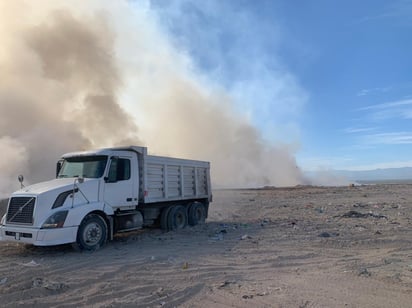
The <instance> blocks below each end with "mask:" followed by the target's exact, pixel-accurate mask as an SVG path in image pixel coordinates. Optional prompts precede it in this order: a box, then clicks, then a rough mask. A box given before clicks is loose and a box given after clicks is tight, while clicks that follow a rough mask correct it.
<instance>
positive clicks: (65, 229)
mask: <svg viewBox="0 0 412 308" xmlns="http://www.w3.org/2000/svg"><path fill="white" fill-rule="evenodd" d="M19 181H20V182H21V183H22V189H20V190H18V191H16V192H14V193H13V194H12V195H11V196H10V198H9V204H8V207H7V212H6V214H5V215H4V216H3V218H2V219H1V222H0V240H2V241H14V242H24V243H29V244H33V245H36V246H48V245H58V244H65V243H73V244H74V246H75V247H76V248H78V249H80V250H96V249H98V248H99V247H102V246H103V245H104V244H105V243H106V242H107V241H108V240H111V239H113V236H114V234H116V233H119V232H126V231H131V230H136V229H141V228H143V227H148V226H159V227H161V228H162V229H164V230H176V229H182V228H184V227H185V226H186V225H191V226H194V225H197V224H198V223H204V222H205V220H206V218H207V216H208V211H209V203H210V202H211V201H212V194H211V186H210V164H209V162H204V161H196V160H187V159H178V158H171V157H160V156H152V155H148V154H147V148H146V147H138V146H130V147H117V148H106V149H98V150H94V151H86V152H74V153H68V154H64V155H63V156H62V159H61V160H59V161H58V163H57V168H56V179H54V180H51V181H48V182H42V183H38V184H34V185H31V186H27V187H24V186H23V177H22V176H19Z"/></svg>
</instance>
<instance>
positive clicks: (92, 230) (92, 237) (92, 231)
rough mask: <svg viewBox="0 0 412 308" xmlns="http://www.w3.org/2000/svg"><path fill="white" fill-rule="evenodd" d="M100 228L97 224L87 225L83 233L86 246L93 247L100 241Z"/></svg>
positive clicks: (101, 233)
mask: <svg viewBox="0 0 412 308" xmlns="http://www.w3.org/2000/svg"><path fill="white" fill-rule="evenodd" d="M102 231H103V230H102V227H101V226H100V225H99V224H98V223H95V222H94V223H90V224H88V225H87V226H86V227H85V228H84V231H83V239H84V242H85V243H86V244H88V245H95V244H97V243H99V242H100V240H101V239H102V235H103V232H102Z"/></svg>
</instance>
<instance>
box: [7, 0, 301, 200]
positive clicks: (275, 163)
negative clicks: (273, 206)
mask: <svg viewBox="0 0 412 308" xmlns="http://www.w3.org/2000/svg"><path fill="white" fill-rule="evenodd" d="M93 3H94V2H88V3H87V5H85V4H83V2H70V6H68V5H67V4H65V2H59V1H50V2H48V1H36V2H35V3H34V2H31V1H27V2H24V1H0V20H1V21H0V22H1V24H2V27H0V43H1V49H0V67H1V69H0V110H1V112H0V150H1V153H2V160H1V161H0V196H6V195H7V194H9V193H10V192H11V191H13V190H16V189H18V188H19V184H18V182H17V180H16V177H17V175H18V174H20V173H22V174H24V175H25V178H26V179H27V180H26V182H29V183H30V182H31V183H33V182H36V181H40V180H45V179H50V178H52V177H53V176H54V168H55V167H54V166H55V161H56V160H57V159H58V158H59V156H60V155H61V154H62V153H65V152H70V151H77V150H85V149H91V148H97V147H107V146H114V145H130V144H136V145H144V146H148V147H149V152H151V153H152V154H159V155H174V156H181V157H186V158H195V159H205V160H210V161H211V162H212V176H213V181H214V182H215V184H218V185H221V186H232V187H233V186H261V185H276V186H285V185H296V184H299V183H302V181H303V178H302V175H301V172H300V170H299V169H298V168H297V166H296V163H295V159H294V157H293V155H292V154H293V153H292V151H291V150H290V149H289V148H288V147H287V146H279V147H276V146H273V145H268V144H265V143H264V142H263V140H262V138H261V136H260V134H259V132H258V131H257V130H256V129H255V128H254V127H253V126H252V125H251V124H249V122H248V121H247V120H245V119H244V118H243V117H242V116H239V115H237V114H236V113H235V112H234V111H233V108H232V107H231V104H232V102H231V101H230V98H228V97H226V96H225V95H224V94H221V93H214V91H213V90H211V89H209V88H208V86H207V85H204V86H202V83H200V82H199V81H197V80H195V79H194V77H193V75H192V74H188V73H186V72H187V71H186V68H182V69H180V68H179V67H177V66H176V67H177V68H176V67H172V68H171V67H168V66H167V65H164V63H163V62H165V61H166V62H167V63H169V65H170V63H174V61H173V57H174V56H173V55H175V54H178V51H176V50H174V49H173V48H172V47H171V46H169V45H168V44H167V40H166V39H163V38H162V35H161V33H159V34H157V33H156V31H155V30H153V29H156V28H155V27H154V26H153V21H152V22H150V21H148V17H147V16H146V17H145V18H146V19H144V17H143V15H142V14H140V15H139V14H138V15H133V14H132V13H131V11H132V9H131V8H129V7H128V5H127V3H121V2H116V3H115V2H97V4H93ZM139 16H140V17H141V18H142V20H139V21H138V22H140V24H142V25H143V26H147V29H149V30H146V27H141V28H138V29H136V31H130V28H129V27H126V26H125V25H126V24H127V23H126V22H124V20H135V19H136V18H137V17H139ZM149 17H150V16H149ZM122 19H124V20H122ZM122 33H123V34H122ZM130 33H133V35H134V36H135V38H134V39H132V41H133V42H137V44H135V45H133V46H131V47H130V46H129V47H130V48H129V49H128V50H126V51H125V50H124V49H123V51H122V46H120V45H119V42H120V41H121V38H120V39H119V36H121V35H123V36H127V35H129V34H130ZM154 35H156V36H157V35H158V37H155V36H154ZM153 40H154V41H156V40H158V41H162V44H160V45H156V47H155V48H154V47H153ZM119 46H120V47H119ZM162 48H163V49H162ZM125 54H128V55H132V56H133V58H134V61H132V62H130V63H132V64H133V63H134V64H136V63H138V67H133V66H130V65H128V60H129V59H127V57H124V56H123V55H125ZM150 55H159V56H158V57H154V56H152V57H150ZM165 59H166V60H165ZM170 59H171V60H170ZM176 63H177V64H176V65H178V63H180V62H179V61H176ZM173 65H175V64H173ZM148 67H150V69H147V68H148ZM130 76H133V77H130ZM156 76H159V78H155V77H156ZM132 88H134V89H140V92H139V90H136V93H135V92H134V91H130V89H132ZM127 89H129V92H127V91H128V90H127ZM126 92H127V93H126ZM137 92H139V93H140V96H139V94H138V93H137ZM134 94H136V96H135V97H134ZM128 97H129V100H131V101H134V100H135V101H134V103H133V104H131V103H130V102H129V103H128V104H125V102H123V101H122V100H124V99H126V98H128ZM136 118H145V119H147V121H142V123H138V124H136ZM143 122H144V123H143ZM138 126H139V127H138ZM153 151H154V152H155V153H153Z"/></svg>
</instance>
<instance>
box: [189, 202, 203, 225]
mask: <svg viewBox="0 0 412 308" xmlns="http://www.w3.org/2000/svg"><path fill="white" fill-rule="evenodd" d="M205 221H206V210H205V207H204V205H203V204H202V203H200V202H194V203H193V204H192V205H191V206H190V208H189V225H191V226H196V225H197V224H199V223H200V224H203V223H205Z"/></svg>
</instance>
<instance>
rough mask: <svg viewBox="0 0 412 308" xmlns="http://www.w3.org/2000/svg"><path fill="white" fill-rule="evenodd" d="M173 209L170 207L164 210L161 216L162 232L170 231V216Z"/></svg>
mask: <svg viewBox="0 0 412 308" xmlns="http://www.w3.org/2000/svg"><path fill="white" fill-rule="evenodd" d="M171 208H172V207H171V206H168V207H165V208H164V209H163V210H162V214H161V215H160V228H161V229H162V230H165V231H169V224H168V215H169V212H170V209H171Z"/></svg>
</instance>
